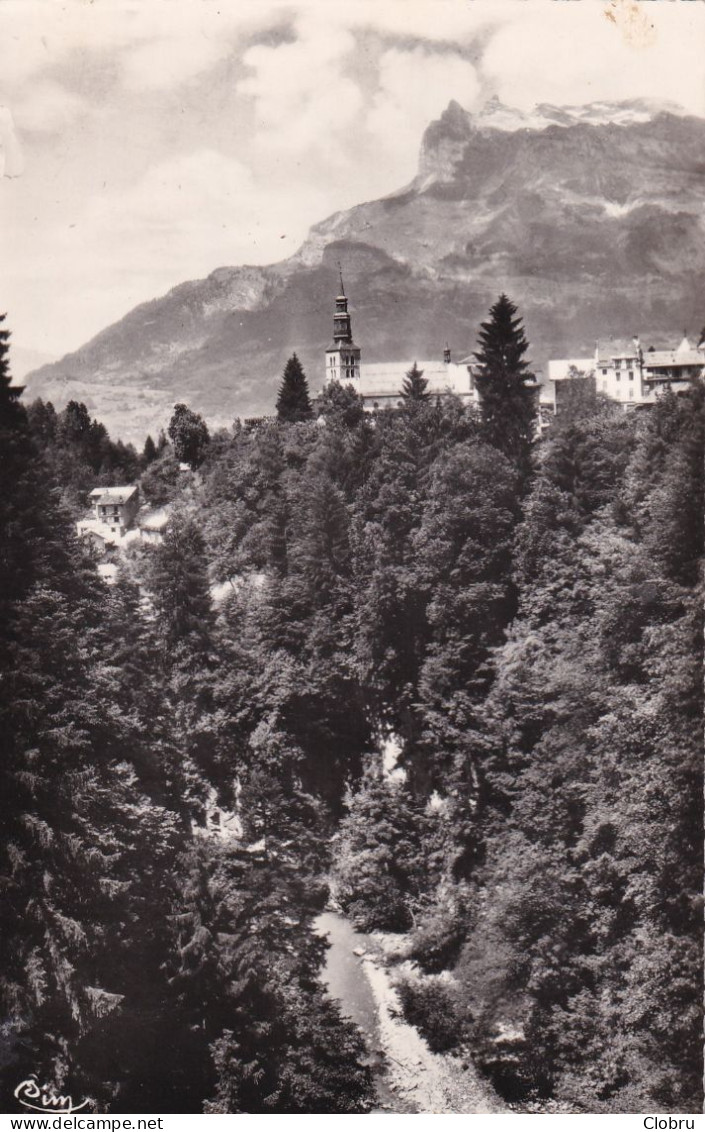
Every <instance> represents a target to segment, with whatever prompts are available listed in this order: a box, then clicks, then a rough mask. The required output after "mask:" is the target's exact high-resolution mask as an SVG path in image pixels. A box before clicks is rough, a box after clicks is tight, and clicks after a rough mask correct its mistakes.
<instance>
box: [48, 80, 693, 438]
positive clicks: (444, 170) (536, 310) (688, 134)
mask: <svg viewBox="0 0 705 1132" xmlns="http://www.w3.org/2000/svg"><path fill="white" fill-rule="evenodd" d="M605 118H607V119H608V120H607V121H605V120H604V119H605ZM554 119H555V120H554ZM499 122H501V123H502V125H499V124H498V123H499ZM510 122H512V123H514V128H511V129H510V128H508V123H510ZM704 151H705V120H703V119H700V118H695V117H693V116H689V115H687V114H685V113H682V112H675V111H674V109H673V108H664V107H661V106H657V105H655V104H652V103H649V104H647V103H644V102H639V103H622V104H619V105H616V104H605V103H596V104H593V106H592V107H579V108H574V110H573V111H571V109H570V108H556V107H547V106H545V105H544V106H542V107H537V108H535V111H534V112H532V113H531V114H528V115H527V114H524V113H522V112H518V111H510V110H508V108H506V107H503V106H502V105H501V103H499V102H498V101H497V100H492V101H491V102H490V103H489V104H488V105H487V106H486V107H485V108H484V109H483V110H482V111H481V112H480V113H479V114H470V113H469V112H467V111H465V110H464V109H463V108H462V107H461V106H459V104H458V103H453V102H451V103H450V104H449V106H448V108H447V109H446V110H445V111H444V112H443V114H442V115H441V116H440V118H439V119H438V120H436V121H435V122H432V123H431V124H430V125H429V126H428V128H427V129H426V131H425V133H424V136H423V139H422V143H421V150H420V159H419V167H418V172H417V174H416V176H415V177H414V179H413V180H412V181H411V182H410V183H409V184H408V185H406V186H404V187H402V188H401V189H399V190H398V191H396V192H394V193H391V194H388V195H387V196H385V197H382V198H379V199H378V200H374V201H368V202H365V203H362V204H359V205H355V206H354V207H353V208H351V209H348V210H342V211H339V212H336V213H333V214H332V215H331V216H329V217H327V218H325V219H324V220H322V221H320V222H319V223H318V224H316V225H314V226H313V227H312V228H311V230H310V232H309V235H308V236H307V238H306V240H305V241H304V242H303V244H302V245H301V247H300V248H299V249H298V250H297V251H296V252H295V253H294V254H293V255H292V256H291V257H289V258H288V259H286V260H283V261H280V262H279V263H276V264H271V265H266V266H263V267H258V266H248V265H243V266H241V267H220V268H217V269H215V270H214V271H213V272H211V273H210V274H209V275H208V276H207V277H206V278H205V279H200V280H193V281H186V282H184V283H181V284H179V285H178V286H176V287H174V288H172V289H171V290H170V291H168V292H167V293H166V294H165V295H163V296H161V297H159V298H156V299H153V300H150V301H149V302H147V303H142V304H140V305H139V306H137V307H135V308H134V309H133V310H132V311H130V312H128V313H127V315H125V317H124V318H122V319H120V320H119V321H118V322H116V323H114V324H113V325H112V326H109V327H106V328H105V329H104V330H102V331H101V332H100V333H99V334H98V335H96V336H95V337H94V338H93V339H91V341H90V342H88V343H86V344H85V345H84V346H82V347H81V348H80V349H79V350H77V351H75V352H74V353H72V354H69V355H67V356H66V357H65V358H62V359H61V360H60V361H58V362H56V363H53V364H51V365H49V366H43V367H41V368H40V369H38V370H35V371H34V372H32V373H31V374H29V375H28V376H27V379H26V385H27V394H26V396H27V397H32V396H43V397H45V398H49V399H51V400H53V401H54V402H55V403H56V404H57V405H61V404H62V403H65V402H66V400H68V399H69V398H70V397H73V398H74V399H77V400H83V401H85V402H86V404H87V405H88V407H89V409H90V410H91V412H93V413H94V414H95V415H97V416H99V417H100V418H101V419H103V420H104V421H105V422H106V424H107V425H108V427H109V429H110V431H111V432H114V433H115V434H117V435H121V436H122V437H123V438H124V439H130V438H132V439H139V438H141V437H143V436H144V434H145V433H146V431H148V430H149V431H154V430H155V429H156V428H158V427H160V426H163V425H164V424H165V423H166V422H167V421H168V417H169V415H170V409H171V406H172V405H173V403H174V402H175V401H178V400H186V401H187V402H188V403H189V404H190V405H191V407H192V408H194V409H196V410H197V411H199V412H202V413H203V414H204V415H205V416H206V418H207V419H208V420H209V422H211V423H213V424H215V425H218V424H229V423H231V422H232V420H233V419H234V418H235V417H236V416H240V417H247V416H251V415H255V414H259V413H263V412H264V413H266V412H271V411H272V407H273V404H274V400H275V397H276V390H277V386H278V384H279V381H280V375H281V372H282V369H283V366H284V363H285V362H286V358H287V357H288V356H289V355H290V354H291V353H292V352H293V351H294V350H296V352H297V353H298V354H299V356H300V357H301V359H302V361H303V364H304V366H305V368H306V371H307V374H308V377H309V382H310V384H311V387H312V389H314V390H315V389H317V388H319V387H320V384H321V382H322V379H323V351H324V349H325V346H326V344H327V341H328V338H329V337H330V326H331V317H332V308H333V299H334V296H335V293H336V291H337V286H338V280H337V262H338V260H340V261H341V262H342V263H343V267H344V272H345V278H346V285H347V289H348V292H349V295H350V299H351V310H352V314H353V325H354V331H355V336H356V340H358V341H359V343H360V345H361V346H362V350H363V355H362V357H363V363H364V362H365V361H373V360H375V361H389V360H395V359H397V358H403V359H405V360H406V359H407V358H408V361H409V364H411V362H412V361H413V360H414V357H423V356H426V357H433V356H436V355H438V356H440V352H441V350H442V348H443V344H444V342H445V341H446V340H447V341H449V342H450V343H451V346H452V347H453V348H454V353H455V356H456V357H457V356H462V355H465V354H467V353H469V352H471V350H472V349H473V348H474V344H475V340H476V334H477V329H478V326H479V323H480V321H481V320H482V319H483V318H484V317H485V316H486V313H487V310H488V308H489V305H490V304H491V303H492V302H493V301H494V299H495V298H496V296H497V295H498V294H499V293H500V291H506V292H507V293H508V294H509V295H510V296H511V298H512V299H513V300H514V301H515V302H516V303H517V304H518V306H519V309H520V313H521V314H522V316H523V317H524V321H525V324H526V330H527V335H528V337H529V341H530V342H531V343H532V360H533V362H534V366H535V368H536V369H537V370H539V371H541V370H543V369H544V368H545V365H546V362H547V360H548V358H549V357H551V356H565V355H566V354H567V353H570V354H573V355H581V354H584V355H586V356H587V355H588V354H589V353H591V352H592V349H593V348H594V341H595V339H596V338H597V337H603V338H604V337H606V336H609V335H613V334H616V335H624V334H625V333H626V334H631V333H634V332H637V331H638V332H639V333H641V334H642V335H643V336H644V335H646V336H649V335H654V334H655V335H660V336H662V337H666V338H668V337H672V336H675V335H680V334H681V333H682V328H683V326H684V325H689V326H690V329H691V330H695V329H696V322H697V328H699V325H700V322H701V321H702V318H703V312H702V310H701V309H700V307H699V306H698V305H696V304H698V303H699V299H698V298H697V296H698V295H699V294H701V293H702V289H703V283H705V251H704V250H703V240H702V236H703V212H702V199H703V189H704V188H705V161H703V160H701V159H699V157H698V155H699V154H700V153H702V152H704Z"/></svg>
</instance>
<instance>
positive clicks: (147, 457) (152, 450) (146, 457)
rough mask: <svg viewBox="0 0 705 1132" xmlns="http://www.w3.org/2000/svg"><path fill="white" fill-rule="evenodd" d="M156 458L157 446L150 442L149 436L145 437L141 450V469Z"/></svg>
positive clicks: (150, 437)
mask: <svg viewBox="0 0 705 1132" xmlns="http://www.w3.org/2000/svg"><path fill="white" fill-rule="evenodd" d="M156 458H157V446H156V444H155V443H154V441H153V440H152V436H151V434H149V435H148V436H147V439H146V440H145V442H144V448H143V449H142V467H143V468H146V467H148V466H149V464H151V463H152V461H153V460H156Z"/></svg>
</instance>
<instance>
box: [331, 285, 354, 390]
mask: <svg viewBox="0 0 705 1132" xmlns="http://www.w3.org/2000/svg"><path fill="white" fill-rule="evenodd" d="M338 270H339V271H340V293H339V294H338V296H337V298H336V300H335V312H334V314H333V343H332V345H330V346H329V347H328V349H327V350H326V385H327V384H328V383H329V382H330V381H339V382H340V383H341V385H348V384H351V385H357V384H358V382H359V380H360V347H359V346H356V345H355V343H354V342H353V336H352V320H351V318H350V314H349V311H348V300H347V296H346V294H345V287H344V286H343V273H342V270H340V264H338Z"/></svg>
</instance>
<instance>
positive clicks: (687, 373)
mask: <svg viewBox="0 0 705 1132" xmlns="http://www.w3.org/2000/svg"><path fill="white" fill-rule="evenodd" d="M576 376H580V377H589V378H591V379H593V380H594V382H595V389H596V391H597V392H598V393H602V394H604V395H605V396H606V397H609V398H610V399H611V400H612V401H617V402H618V403H619V404H621V405H622V406H623V407H624V409H625V410H626V409H633V408H638V407H639V406H640V405H653V403H654V402H655V400H656V398H657V397H658V396H659V395H660V394H661V393H662V392H663V390H664V389H672V390H673V391H674V392H676V393H678V392H680V391H681V390H684V389H687V388H688V387H689V386H690V385H691V384H692V383H693V381H695V380H697V379H698V378H700V377H703V376H705V347H704V346H703V345H701V346H698V347H694V346H692V345H691V343H690V342H689V341H688V338H687V337H686V336H685V335H684V337H683V339H682V341H681V343H680V345H678V346H677V347H676V348H675V349H670V350H657V349H654V347H653V346H650V347H649V348H648V349H647V350H644V349H643V348H642V345H641V343H640V341H639V339H638V338H633V339H632V341H631V343H630V344H628V345H617V344H612V345H601V344H600V343H599V342H597V343H596V345H595V353H594V355H593V356H592V358H557V359H554V360H553V361H550V362H549V363H548V379H549V384H550V386H551V388H552V390H553V403H554V407H555V406H556V404H557V403H558V401H559V400H560V389H561V383H562V382H564V381H570V380H571V379H572V378H574V377H576Z"/></svg>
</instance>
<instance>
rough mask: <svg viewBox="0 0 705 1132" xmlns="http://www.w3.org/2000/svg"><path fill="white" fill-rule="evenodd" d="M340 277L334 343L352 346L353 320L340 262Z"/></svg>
mask: <svg viewBox="0 0 705 1132" xmlns="http://www.w3.org/2000/svg"><path fill="white" fill-rule="evenodd" d="M338 275H339V276H340V294H339V295H338V297H337V298H336V300H335V312H334V314H333V342H334V344H335V345H336V346H343V345H344V346H352V345H353V337H352V319H351V318H350V314H349V313H348V300H347V296H346V294H345V287H344V285H343V269H342V267H341V266H340V261H338Z"/></svg>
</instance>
